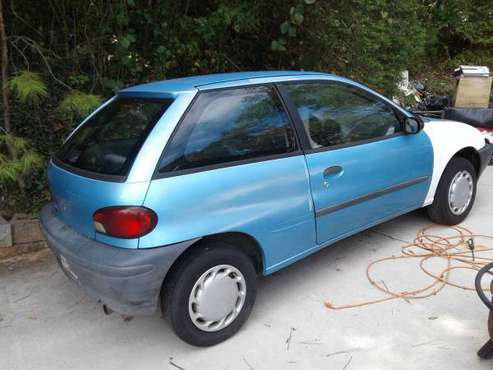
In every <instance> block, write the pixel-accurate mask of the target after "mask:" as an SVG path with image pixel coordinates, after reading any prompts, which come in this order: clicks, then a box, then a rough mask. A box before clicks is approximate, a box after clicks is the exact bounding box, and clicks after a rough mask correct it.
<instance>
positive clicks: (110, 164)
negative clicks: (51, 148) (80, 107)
mask: <svg viewBox="0 0 493 370" xmlns="http://www.w3.org/2000/svg"><path fill="white" fill-rule="evenodd" d="M171 102H172V100H170V99H160V100H154V99H153V100H150V99H137V98H117V99H116V100H114V101H113V102H111V103H110V104H108V105H107V106H106V107H104V108H103V109H102V110H100V111H99V112H98V113H96V114H95V115H94V116H92V117H91V118H90V119H89V120H88V121H87V122H86V123H84V125H83V126H82V127H80V128H79V129H78V130H77V131H76V132H75V133H74V134H73V135H72V136H71V137H70V138H69V140H67V142H66V143H65V144H64V145H63V146H62V148H61V150H60V151H59V152H58V153H57V154H56V156H55V158H56V159H58V160H59V161H61V162H62V163H64V164H67V165H69V166H71V167H75V168H77V169H81V170H86V171H91V172H95V173H98V174H104V175H116V176H126V175H127V174H128V171H129V169H130V167H131V165H132V162H133V161H134V159H135V157H136V155H137V153H138V151H139V150H140V148H141V146H142V144H143V142H144V141H145V139H146V137H147V135H148V134H149V132H150V131H151V130H152V128H153V126H154V124H155V123H156V122H157V120H158V119H159V118H160V117H161V116H162V114H163V113H164V112H165V111H166V109H167V108H168V107H169V106H170V104H171Z"/></svg>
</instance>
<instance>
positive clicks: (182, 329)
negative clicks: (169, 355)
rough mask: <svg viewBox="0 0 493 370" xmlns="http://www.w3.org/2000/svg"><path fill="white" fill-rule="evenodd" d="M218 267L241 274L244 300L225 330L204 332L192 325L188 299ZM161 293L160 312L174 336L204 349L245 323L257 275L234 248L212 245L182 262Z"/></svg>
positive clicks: (255, 286) (200, 249)
mask: <svg viewBox="0 0 493 370" xmlns="http://www.w3.org/2000/svg"><path fill="white" fill-rule="evenodd" d="M218 265H231V266H233V267H235V268H236V269H238V270H239V271H240V272H241V274H242V275H243V277H244V280H245V282H246V295H245V300H244V303H243V306H242V308H241V310H240V312H239V314H238V316H237V317H236V318H235V319H234V320H233V321H232V322H231V323H230V324H229V325H228V326H226V327H224V328H222V329H221V330H218V331H212V332H211V331H204V330H202V329H200V328H198V327H197V326H196V325H195V324H194V322H193V321H192V318H191V316H190V314H189V298H190V294H191V292H192V289H193V287H194V285H195V283H196V282H197V281H198V280H199V278H200V277H201V276H202V275H203V274H204V273H205V272H206V271H208V270H209V269H211V268H213V267H214V266H218ZM163 289H164V291H163V292H162V293H163V294H161V297H162V302H161V303H162V307H163V311H164V313H165V316H167V317H168V319H169V320H170V323H171V326H172V328H173V331H174V332H175V333H176V335H177V336H178V337H180V338H181V339H182V340H184V341H185V342H187V343H189V344H191V345H194V346H199V347H207V346H212V345H215V344H217V343H220V342H223V341H225V340H226V339H228V338H230V337H232V336H233V335H234V334H235V333H236V332H237V331H238V330H239V329H240V328H241V326H242V325H243V324H244V323H245V322H246V320H247V319H248V316H249V315H250V312H251V311H252V308H253V305H254V303H255V298H256V295H257V274H256V271H255V268H254V265H253V262H252V260H251V259H250V258H249V257H248V256H247V255H246V254H245V253H243V252H242V251H241V250H239V249H238V248H235V246H234V245H231V244H229V243H225V242H212V243H207V244H204V245H203V246H201V247H198V249H196V250H194V251H193V252H192V253H191V254H189V255H188V256H187V257H186V258H185V259H184V260H183V261H181V262H180V264H179V265H178V266H177V268H176V269H174V271H173V272H172V275H171V276H170V279H169V281H168V282H167V283H166V284H165V286H164V287H163Z"/></svg>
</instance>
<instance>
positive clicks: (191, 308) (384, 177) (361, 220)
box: [41, 71, 492, 346]
mask: <svg viewBox="0 0 493 370" xmlns="http://www.w3.org/2000/svg"><path fill="white" fill-rule="evenodd" d="M491 153H492V146H491V145H490V144H489V143H488V142H485V140H484V138H483V137H482V135H481V134H480V132H479V131H477V130H476V129H475V128H473V127H471V126H468V125H464V124H460V123H457V122H453V121H443V120H430V119H426V118H422V117H417V116H414V115H413V114H411V113H409V112H407V111H405V110H404V109H402V108H401V107H399V106H397V105H396V104H394V103H393V102H392V101H390V100H389V99H387V98H385V97H383V96H382V95H380V94H378V93H376V92H374V91H372V90H370V89H369V88H367V87H365V86H363V85H361V84H359V83H356V82H354V81H351V80H349V79H345V78H342V77H337V76H334V75H329V74H323V73H312V72H296V71H293V72H290V71H277V72H272V71H271V72H245V73H227V74H216V75H207V76H196V77H189V78H182V79H175V80H166V81H162V82H155V83H150V84H145V85H140V86H135V87H131V88H127V89H124V90H121V91H119V92H118V93H117V94H116V96H115V97H113V98H112V99H110V100H109V101H107V102H106V103H105V104H104V105H103V106H101V107H100V108H99V109H98V110H96V111H95V112H94V113H93V114H92V115H90V116H89V117H88V118H87V119H86V120H85V121H84V122H83V123H82V124H81V125H80V126H79V127H78V128H77V129H76V130H75V131H74V132H73V133H72V134H71V135H70V137H69V138H68V139H67V140H66V142H65V143H64V145H63V147H62V148H61V150H60V151H59V152H58V153H57V154H56V155H55V156H53V158H52V160H51V161H50V164H49V170H48V175H49V183H50V188H51V192H52V195H53V203H50V204H48V205H47V206H45V207H44V208H43V210H42V211H41V223H42V228H43V231H44V233H45V235H46V239H47V241H48V244H49V246H50V248H51V249H52V250H53V252H54V254H55V255H56V256H57V259H58V261H59V262H60V265H61V267H62V269H63V270H64V271H65V273H66V274H67V275H68V276H69V277H70V278H71V279H73V280H75V281H77V282H78V283H79V284H80V285H81V286H82V287H83V288H84V289H85V290H86V291H87V292H88V293H89V294H90V295H91V296H93V297H94V298H95V299H97V300H100V301H101V302H102V303H103V304H104V307H105V308H106V309H107V310H110V309H111V310H115V311H117V312H119V313H121V314H125V315H139V314H142V315H148V314H153V313H155V312H156V310H157V309H159V308H161V309H162V311H163V312H164V313H165V314H166V316H167V317H168V318H169V320H170V321H171V324H172V327H173V329H174V331H175V332H176V333H177V335H178V336H179V337H180V338H182V339H183V340H185V341H187V342H188V343H191V344H194V345H198V346H207V345H213V344H216V343H219V342H221V341H223V340H225V339H227V338H229V337H230V336H232V335H233V334H234V333H235V332H236V331H237V330H238V329H239V328H240V327H241V325H242V324H243V323H244V322H245V321H246V319H247V317H248V315H249V313H250V311H251V310H252V307H253V304H254V301H255V295H256V287H257V282H256V279H257V275H268V274H271V273H272V272H274V271H277V270H279V269H281V268H283V267H285V266H287V265H289V264H291V263H293V262H295V261H297V260H299V259H301V258H303V257H305V256H308V255H310V254H312V253H314V252H316V251H318V250H320V249H321V248H324V247H326V246H328V245H330V244H332V243H334V242H336V241H338V240H340V239H343V238H345V237H347V236H349V235H352V234H354V233H357V232H359V231H361V230H364V229H366V228H369V227H371V226H374V225H376V224H378V223H381V222H383V221H386V220H389V219H391V218H393V217H396V216H399V215H401V214H403V213H406V212H409V211H411V210H414V209H417V208H420V207H427V209H428V214H429V215H430V217H431V219H432V220H433V221H435V222H438V223H442V224H456V223H459V222H461V221H462V220H463V219H464V218H465V217H466V216H467V214H468V213H469V211H470V210H471V207H472V205H473V202H474V198H475V194H476V183H477V179H478V178H479V176H480V174H481V173H482V171H483V170H484V168H485V166H486V165H487V163H488V162H489V160H490V158H491Z"/></svg>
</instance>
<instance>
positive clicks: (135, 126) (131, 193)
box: [48, 97, 172, 247]
mask: <svg viewBox="0 0 493 370" xmlns="http://www.w3.org/2000/svg"><path fill="white" fill-rule="evenodd" d="M171 102H172V101H171V99H145V98H127V97H125V98H121V97H117V98H115V99H113V100H112V101H110V102H109V103H108V104H106V105H105V106H103V107H102V108H100V109H99V110H98V111H96V113H95V114H93V115H92V116H90V117H89V118H88V119H87V120H86V121H85V122H84V123H83V124H82V125H81V126H80V127H79V128H77V129H76V131H75V132H74V133H73V134H72V135H71V136H70V137H69V139H68V140H67V141H66V142H65V143H64V145H63V146H62V148H61V149H60V151H59V152H58V153H56V155H55V156H54V157H53V158H52V161H51V163H50V166H49V169H48V180H49V184H50V190H51V192H52V197H53V202H54V204H55V207H56V209H57V212H58V216H59V217H60V218H61V219H62V220H63V221H64V222H65V223H66V224H67V225H69V226H70V227H72V228H73V229H75V230H76V231H78V232H79V233H81V234H83V235H85V236H87V237H90V238H95V237H96V232H95V229H94V225H93V219H92V217H93V214H94V212H95V211H97V210H98V209H100V208H104V207H109V206H116V205H142V203H143V201H144V198H145V194H146V191H147V188H148V186H149V183H148V182H147V181H145V182H135V183H127V182H126V178H127V175H128V173H129V170H130V168H131V167H132V164H133V162H134V160H135V157H136V156H137V154H138V152H139V150H140V148H141V147H142V144H143V143H144V141H145V140H146V138H147V136H148V135H149V133H150V131H151V130H152V128H153V127H154V125H155V123H156V122H157V121H158V120H159V118H160V117H161V116H162V115H163V113H164V112H165V111H166V109H167V108H168V107H169V105H170V104H171ZM98 239H103V241H105V240H104V236H102V235H99V234H98ZM136 242H137V241H122V242H121V244H122V245H121V246H128V247H136Z"/></svg>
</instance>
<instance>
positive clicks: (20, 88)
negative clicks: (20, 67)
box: [8, 71, 48, 104]
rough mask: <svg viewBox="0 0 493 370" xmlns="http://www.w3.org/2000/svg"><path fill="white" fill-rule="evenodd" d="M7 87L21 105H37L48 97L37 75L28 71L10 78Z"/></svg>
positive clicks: (43, 84) (44, 86)
mask: <svg viewBox="0 0 493 370" xmlns="http://www.w3.org/2000/svg"><path fill="white" fill-rule="evenodd" d="M8 86H9V88H10V90H12V92H13V93H14V95H15V96H16V97H17V99H19V100H20V101H21V102H22V103H34V104H37V103H39V101H40V100H41V99H42V98H44V97H46V96H47V95H48V91H47V88H46V85H45V83H44V82H43V80H42V79H41V77H40V76H39V74H37V73H34V72H30V71H21V72H20V73H19V74H18V75H17V76H15V77H12V78H11V79H10V80H9V82H8Z"/></svg>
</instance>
